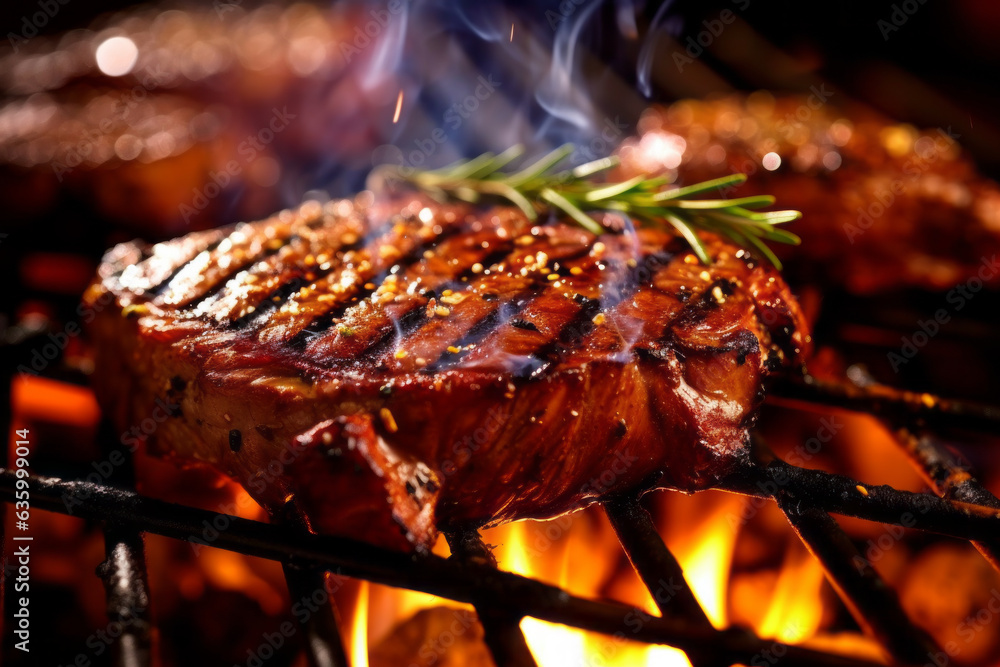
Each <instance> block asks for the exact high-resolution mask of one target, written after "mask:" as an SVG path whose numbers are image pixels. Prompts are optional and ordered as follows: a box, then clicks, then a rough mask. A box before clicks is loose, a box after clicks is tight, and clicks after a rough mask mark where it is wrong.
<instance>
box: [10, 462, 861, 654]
mask: <svg viewBox="0 0 1000 667" xmlns="http://www.w3.org/2000/svg"><path fill="white" fill-rule="evenodd" d="M15 481H16V478H15V477H14V475H13V473H11V472H10V471H9V470H0V500H5V501H8V502H9V501H10V500H12V499H13V495H14V489H15ZM29 488H30V490H31V495H32V499H33V502H34V505H35V507H37V508H38V509H41V510H47V511H55V512H59V513H63V514H69V513H70V510H69V509H68V508H67V507H66V506H65V505H64V504H63V502H62V500H61V498H62V497H63V495H64V494H74V495H76V496H77V497H82V498H86V500H85V501H84V502H83V504H82V505H78V506H75V507H74V508H73V512H72V514H73V515H75V516H78V517H80V518H84V519H91V520H98V521H109V522H113V523H116V524H120V525H124V526H128V527H132V528H137V529H142V530H145V531H147V532H152V533H156V534H159V535H165V536H167V537H173V538H177V539H182V540H187V539H194V538H196V537H197V536H198V535H199V532H200V529H201V526H202V525H203V524H202V522H203V521H208V522H209V523H210V524H211V523H212V521H213V520H214V519H215V518H216V517H217V516H218V515H216V514H215V513H212V512H207V511H205V510H200V509H197V508H193V507H186V506H183V505H177V504H173V503H167V502H163V501H160V500H156V499H152V498H145V497H142V496H139V495H138V494H136V493H134V492H131V491H125V490H121V489H116V488H112V487H107V486H104V485H101V484H92V483H89V482H83V481H62V480H55V479H50V478H44V477H36V478H32V479H30V486H29ZM226 521H227V522H228V525H229V526H230V528H229V530H227V531H225V532H223V533H220V535H219V537H218V538H217V539H216V540H215V542H214V543H213V546H215V547H218V548H222V549H229V550H232V551H237V552H239V553H243V554H248V555H252V556H259V557H262V558H268V559H271V560H276V561H279V562H282V563H287V562H291V561H294V562H297V563H300V564H305V563H308V564H310V565H314V566H317V567H321V568H325V569H331V568H339V569H340V570H341V572H342V573H343V574H344V575H346V576H351V577H358V578H362V579H367V580H369V581H373V582H376V583H381V584H386V585H389V586H395V587H399V588H409V589H411V590H417V591H422V592H425V593H430V594H432V595H438V596H442V597H447V598H451V599H453V600H457V601H459V602H468V603H470V604H477V603H489V604H491V605H493V606H494V607H495V608H496V609H500V610H504V609H506V610H508V611H513V610H516V612H517V613H519V614H523V615H526V616H533V617H535V618H538V619H541V620H544V621H549V622H551V623H561V624H564V625H570V626H574V627H577V628H580V629H582V630H590V631H592V632H599V633H604V634H608V635H613V634H615V633H616V632H621V631H622V628H623V627H624V625H623V620H624V618H625V617H626V616H627V615H628V614H630V613H632V612H634V610H633V609H632V608H630V607H628V606H626V605H622V604H619V603H613V602H596V601H593V600H587V599H584V598H580V597H576V596H573V595H569V594H568V593H566V592H565V591H563V590H561V589H559V588H556V587H554V586H549V585H547V584H543V583H541V582H539V581H535V580H532V579H528V578H526V577H521V576H518V575H515V574H511V573H509V572H502V571H497V570H494V569H492V568H489V567H484V566H482V565H476V564H467V563H464V564H463V563H453V562H451V561H447V560H445V559H442V558H438V557H436V556H421V557H414V556H412V555H409V554H404V553H396V552H391V551H388V550H385V549H380V548H378V547H375V546H372V545H369V544H365V543H363V542H357V541H354V540H348V539H344V538H337V537H333V536H329V535H313V534H309V535H301V534H299V533H297V532H295V531H292V530H290V529H289V528H288V527H285V526H280V525H271V524H264V523H260V522H256V521H250V520H248V519H241V518H239V517H231V516H227V517H226ZM630 638H631V639H633V640H636V641H641V642H646V643H656V644H669V645H671V646H676V647H678V648H680V649H681V650H683V651H687V652H694V653H698V652H699V651H712V652H713V655H716V656H718V658H719V659H720V660H723V661H729V662H730V663H736V662H740V663H745V664H752V663H753V662H754V661H755V660H759V659H760V656H762V655H764V654H765V653H766V654H767V655H771V654H772V653H774V654H782V655H783V656H784V657H783V658H782V664H784V665H787V666H788V667H800V666H801V667H807V666H808V667H815V666H819V667H875V665H876V663H872V662H869V661H866V660H860V659H856V658H851V657H846V656H840V655H836V654H830V653H822V652H819V651H813V650H810V649H806V648H802V647H799V646H788V645H784V644H781V643H779V642H771V641H766V640H763V639H760V638H758V637H755V636H753V635H752V634H750V633H748V632H746V631H744V630H738V629H732V630H723V631H709V630H706V629H705V628H702V627H700V626H697V625H696V624H694V623H691V622H690V621H687V620H685V619H675V618H651V619H649V621H648V622H646V623H645V624H644V625H643V626H642V627H641V628H638V629H637V630H634V631H633V632H632V635H631V637H630Z"/></svg>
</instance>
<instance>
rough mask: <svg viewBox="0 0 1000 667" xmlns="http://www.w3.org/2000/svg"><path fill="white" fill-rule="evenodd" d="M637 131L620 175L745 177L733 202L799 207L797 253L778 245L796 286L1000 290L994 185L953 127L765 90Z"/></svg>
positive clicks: (666, 113)
mask: <svg viewBox="0 0 1000 667" xmlns="http://www.w3.org/2000/svg"><path fill="white" fill-rule="evenodd" d="M639 128H640V133H639V136H637V137H635V138H632V139H629V140H627V141H626V142H624V144H623V145H622V147H621V148H620V150H619V155H620V156H621V159H622V165H623V174H622V177H623V178H625V177H629V176H631V175H633V174H636V173H655V172H662V171H673V172H674V173H675V174H676V175H677V176H678V178H679V181H680V182H681V183H682V184H689V183H695V182H698V181H702V180H707V179H710V178H717V177H720V176H728V175H729V174H732V173H735V172H743V173H746V174H748V175H749V179H748V180H747V182H746V183H745V184H744V185H742V186H740V187H739V188H738V189H734V190H733V191H732V192H729V193H727V195H728V196H733V197H736V196H743V195H749V194H771V195H774V196H775V197H776V198H777V201H778V202H780V204H781V207H782V208H791V209H797V210H799V211H802V213H803V217H802V220H800V221H798V222H796V223H795V225H794V226H793V227H792V230H793V231H794V232H795V233H796V234H798V235H799V236H801V237H802V245H800V246H796V247H785V246H777V247H775V250H776V251H777V252H778V254H779V256H781V258H782V261H783V262H784V264H785V267H786V271H785V275H786V276H787V277H788V278H789V280H791V281H793V284H794V283H796V282H806V281H808V282H817V283H820V284H826V285H830V284H832V285H837V286H843V287H845V288H846V289H848V290H849V291H851V292H854V293H860V294H869V293H875V292H881V291H887V290H892V289H896V288H905V287H917V288H922V289H932V290H947V289H950V288H951V287H953V286H954V285H955V284H957V283H958V282H960V281H964V280H968V279H970V278H972V277H973V276H976V277H977V279H985V280H990V276H992V283H993V285H994V286H997V285H1000V273H998V272H997V271H996V270H995V265H996V259H995V256H996V254H997V253H998V251H1000V187H998V186H997V184H996V183H995V182H993V181H991V180H989V179H987V178H985V177H983V176H982V175H980V174H979V173H977V171H976V169H975V166H974V165H973V164H972V162H971V160H970V159H969V158H968V157H967V156H966V155H965V154H963V152H962V150H961V148H960V146H959V144H958V143H957V141H956V140H955V138H954V137H952V136H950V135H949V134H948V131H947V130H948V128H943V129H939V130H931V131H926V132H923V131H919V130H917V129H915V128H914V127H913V126H911V125H906V124H901V123H896V122H893V121H890V120H889V119H887V118H885V117H883V116H881V115H879V114H877V113H875V112H873V111H872V110H870V109H868V108H865V107H861V106H857V105H856V106H845V107H841V106H839V101H838V98H837V97H834V98H833V99H832V100H826V101H825V103H824V101H821V100H819V98H818V97H816V96H815V95H814V96H813V97H809V96H784V97H777V98H775V97H774V96H772V95H771V94H770V93H768V92H765V91H760V92H757V93H753V94H750V95H731V96H726V97H722V98H717V99H710V100H683V101H680V102H676V103H674V104H672V105H670V106H668V107H655V108H652V109H649V110H648V111H647V112H646V113H645V114H644V116H643V118H642V119H641V120H640V122H639ZM768 154H773V155H771V156H770V157H768V158H767V159H766V160H765V156H768ZM775 157H777V158H780V162H779V160H776V159H775ZM987 273H988V274H989V275H985V274H987Z"/></svg>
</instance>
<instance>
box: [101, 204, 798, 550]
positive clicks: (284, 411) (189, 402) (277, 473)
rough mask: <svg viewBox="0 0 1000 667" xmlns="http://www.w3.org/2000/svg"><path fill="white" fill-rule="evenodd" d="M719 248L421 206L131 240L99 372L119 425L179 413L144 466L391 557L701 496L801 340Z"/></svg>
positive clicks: (281, 218)
mask: <svg viewBox="0 0 1000 667" xmlns="http://www.w3.org/2000/svg"><path fill="white" fill-rule="evenodd" d="M359 199H363V197H362V198H359ZM705 240H706V243H707V244H708V247H709V249H710V251H711V253H712V254H713V256H714V257H715V258H716V263H715V264H714V265H712V266H711V267H705V266H703V265H701V264H699V263H698V261H697V260H696V258H695V257H694V255H693V254H692V253H691V252H690V251H689V249H688V247H687V246H686V245H685V244H684V243H683V242H681V241H680V240H679V239H677V238H676V237H675V236H674V235H672V234H670V233H667V232H665V231H661V230H657V229H652V228H640V229H638V230H637V231H635V232H634V233H627V234H606V235H603V236H601V237H600V238H596V239H595V238H594V236H592V235H591V234H589V233H587V232H585V231H583V230H581V229H579V228H577V227H572V226H569V225H566V224H562V223H559V222H552V223H548V224H544V225H534V223H531V222H529V221H528V220H527V219H526V218H524V217H523V215H522V214H521V213H520V212H519V211H517V210H516V209H510V208H497V209H493V210H489V211H473V210H469V209H464V208H458V207H442V206H440V205H436V204H429V203H426V202H422V201H419V200H415V199H414V200H404V201H394V202H387V203H378V204H374V203H371V202H368V201H354V202H350V201H341V202H335V203H334V202H332V203H329V204H326V205H323V206H321V205H319V204H316V203H308V204H305V205H303V206H302V207H301V208H299V209H297V210H293V211H285V212H282V213H281V214H279V215H277V216H275V217H273V218H272V219H269V220H266V221H263V222H258V223H253V224H241V225H238V226H236V227H232V228H228V229H222V230H215V231H210V232H198V233H193V234H190V235H188V236H185V237H183V238H180V239H176V240H174V241H170V242H166V243H161V244H159V245H156V246H153V247H147V246H144V245H142V244H139V243H128V244H122V245H119V246H117V247H115V248H114V249H112V250H111V251H109V253H108V254H107V255H106V257H105V259H104V262H103V264H102V266H101V268H100V274H99V277H98V280H97V281H96V282H95V284H94V285H93V286H92V287H91V288H90V289H89V291H88V292H87V294H86V296H85V300H86V302H87V303H88V304H89V305H90V306H91V307H92V308H93V309H94V310H95V312H98V315H97V317H96V318H95V321H94V324H93V328H92V335H93V339H94V341H95V343H96V349H97V355H98V371H97V373H96V375H95V384H96V388H97V391H98V395H99V398H100V399H101V401H102V403H103V405H104V406H105V408H106V409H107V411H108V412H109V413H110V414H111V415H112V416H113V417H114V418H115V419H116V420H117V422H118V423H119V424H120V426H121V427H122V428H127V427H128V426H130V425H132V424H136V423H139V422H141V421H142V420H143V419H144V418H145V417H147V416H148V415H149V411H150V409H151V408H152V406H153V405H154V404H155V403H156V402H157V401H159V402H160V404H163V403H166V404H167V405H169V406H172V417H171V418H169V419H167V420H166V421H164V422H163V423H162V424H161V425H159V427H158V428H157V429H156V430H155V431H154V432H153V433H152V434H151V435H150V436H149V438H148V447H149V448H150V450H151V451H152V452H153V453H156V454H161V455H165V456H170V457H173V458H175V459H176V460H179V461H181V462H187V463H195V462H203V463H207V464H210V465H212V466H214V467H216V468H217V469H219V470H221V471H223V472H224V473H226V474H228V475H231V476H232V477H234V478H236V479H237V480H239V481H240V482H241V483H242V484H243V485H244V486H245V487H246V488H247V490H248V491H249V492H250V493H251V495H253V496H254V497H255V498H256V499H257V500H258V501H259V502H261V503H262V504H263V505H264V506H265V507H267V508H269V509H270V510H272V511H275V512H277V511H282V512H285V511H288V510H293V511H297V512H299V513H300V514H301V515H303V516H304V517H305V518H306V519H307V520H308V522H309V523H310V525H311V527H312V528H313V529H314V530H316V531H318V532H327V533H332V534H337V535H343V536H349V537H354V538H358V539H362V540H367V541H369V542H372V543H377V544H381V545H386V546H390V547H392V548H397V549H412V548H415V547H427V546H428V545H430V544H432V543H433V540H434V538H435V537H436V531H437V530H443V529H457V528H460V527H470V526H480V525H486V524H495V523H499V522H503V521H509V520H514V519H521V518H528V517H537V518H540V517H551V516H555V515H558V514H560V513H564V512H567V511H570V510H573V509H577V508H580V507H583V506H585V505H586V504H588V503H590V502H593V501H595V500H596V499H599V498H601V497H602V496H606V495H608V494H613V493H620V492H625V491H642V490H645V489H649V488H653V487H674V488H679V489H684V490H697V489H700V488H704V487H707V486H710V485H711V484H712V482H713V481H714V480H716V479H717V478H718V477H719V476H720V475H722V474H724V473H725V472H727V470H728V467H729V465H730V464H731V463H733V462H734V461H736V460H737V459H738V458H739V457H741V456H743V455H744V454H745V453H746V447H747V441H748V431H747V429H748V428H749V427H750V426H751V424H752V421H753V419H754V417H755V413H756V408H757V407H758V405H759V403H760V402H761V400H762V398H763V391H762V385H763V382H764V380H765V377H766V376H767V375H768V374H770V373H774V372H779V371H780V370H781V369H782V368H783V367H786V366H788V365H790V364H797V363H801V357H802V355H803V354H804V348H805V347H806V346H807V345H808V336H807V334H806V332H805V330H804V325H803V320H802V317H801V314H800V312H799V310H798V306H797V305H796V303H795V302H794V300H793V298H792V296H791V294H790V293H789V291H788V289H787V287H786V286H785V284H784V283H783V282H782V280H781V278H780V277H779V276H778V275H776V273H775V272H774V271H773V270H772V269H770V268H769V267H767V266H762V265H761V264H760V263H759V262H757V261H754V260H753V259H751V258H750V257H749V256H748V255H746V254H745V253H744V252H743V251H742V250H739V249H738V248H736V247H733V246H731V245H729V244H727V243H726V242H723V241H721V240H719V239H718V238H716V237H714V236H711V235H706V236H705ZM108 303H113V305H107V306H104V304H108ZM102 306H103V307H102Z"/></svg>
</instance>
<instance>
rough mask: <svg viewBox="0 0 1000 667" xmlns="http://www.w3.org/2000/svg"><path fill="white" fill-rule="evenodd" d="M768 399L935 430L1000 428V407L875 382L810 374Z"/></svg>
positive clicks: (786, 381) (780, 386)
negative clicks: (862, 383)
mask: <svg viewBox="0 0 1000 667" xmlns="http://www.w3.org/2000/svg"><path fill="white" fill-rule="evenodd" d="M768 396H769V400H771V401H772V402H774V403H787V404H791V405H792V406H796V407H797V406H801V405H802V404H819V405H824V406H828V407H835V408H842V409H845V410H851V411H854V412H863V413H866V414H870V415H875V416H879V417H892V418H895V419H903V420H906V421H909V422H912V421H914V420H919V421H920V422H922V423H924V424H926V425H928V426H934V427H954V428H961V429H965V430H976V431H980V432H983V433H989V434H994V433H996V432H997V430H998V429H1000V407H997V406H994V405H986V404H983V403H976V402H973V401H964V400H959V399H952V398H942V397H940V396H935V395H933V394H927V393H920V392H914V391H904V390H902V389H896V388H894V387H889V386H886V385H882V384H875V383H872V384H868V385H865V386H858V385H856V384H853V383H851V382H848V381H846V380H845V381H842V382H831V381H828V380H820V379H818V378H815V377H813V376H812V375H809V374H808V373H803V374H802V375H798V376H790V377H788V378H783V379H780V380H779V381H778V382H776V383H775V385H774V387H773V388H772V389H771V391H770V392H769V394H768Z"/></svg>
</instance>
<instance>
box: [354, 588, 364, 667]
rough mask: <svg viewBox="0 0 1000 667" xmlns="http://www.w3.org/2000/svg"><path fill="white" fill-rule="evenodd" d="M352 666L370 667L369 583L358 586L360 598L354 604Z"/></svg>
mask: <svg viewBox="0 0 1000 667" xmlns="http://www.w3.org/2000/svg"><path fill="white" fill-rule="evenodd" d="M351 664H352V665H354V667H368V582H367V581H362V582H360V585H359V586H358V598H357V601H356V602H355V604H354V617H353V619H352V621H351Z"/></svg>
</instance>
